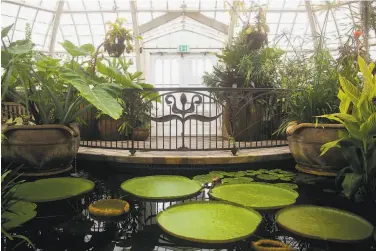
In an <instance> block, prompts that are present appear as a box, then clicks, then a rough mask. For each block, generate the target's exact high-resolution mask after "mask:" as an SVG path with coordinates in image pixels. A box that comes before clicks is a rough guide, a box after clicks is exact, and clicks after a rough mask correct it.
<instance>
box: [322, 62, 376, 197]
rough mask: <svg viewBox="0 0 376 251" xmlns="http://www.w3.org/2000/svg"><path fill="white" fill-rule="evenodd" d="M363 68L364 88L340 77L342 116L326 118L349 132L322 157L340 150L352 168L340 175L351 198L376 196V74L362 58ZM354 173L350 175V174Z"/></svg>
mask: <svg viewBox="0 0 376 251" xmlns="http://www.w3.org/2000/svg"><path fill="white" fill-rule="evenodd" d="M358 64H359V69H360V71H361V73H362V75H363V87H362V89H361V90H359V88H358V86H357V85H356V84H354V83H352V82H350V81H349V80H347V79H346V78H344V77H342V76H341V75H340V77H339V80H340V86H341V88H340V89H339V91H338V98H339V100H340V101H341V103H340V106H339V110H340V111H339V113H333V114H328V115H322V116H320V117H324V118H328V119H330V120H334V121H336V122H338V123H341V124H343V125H344V126H345V128H346V131H347V133H342V134H340V135H339V136H340V139H339V140H337V141H332V142H328V143H326V144H324V145H323V146H322V147H321V155H323V154H325V153H326V152H327V151H328V150H329V149H330V148H332V147H340V148H341V149H342V152H343V155H344V157H345V158H346V159H347V160H348V162H349V164H350V166H349V167H346V168H344V169H343V170H342V171H340V172H339V173H338V175H337V181H338V182H339V183H342V187H343V189H344V193H345V194H346V196H348V197H349V198H354V196H355V194H356V193H357V192H359V191H362V192H363V194H364V193H366V192H368V193H370V194H375V192H376V186H375V185H374V184H375V182H374V180H375V179H376V171H375V170H376V104H375V102H374V100H375V99H376V76H373V75H372V70H373V69H374V67H375V65H374V64H373V63H371V64H370V65H368V66H367V64H366V62H365V61H364V60H363V58H362V57H360V56H359V57H358ZM349 171H350V173H348V172H349Z"/></svg>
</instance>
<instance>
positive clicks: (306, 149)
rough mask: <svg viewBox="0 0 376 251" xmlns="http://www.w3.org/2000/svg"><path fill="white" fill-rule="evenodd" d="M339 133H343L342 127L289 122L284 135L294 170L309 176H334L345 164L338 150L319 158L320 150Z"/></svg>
mask: <svg viewBox="0 0 376 251" xmlns="http://www.w3.org/2000/svg"><path fill="white" fill-rule="evenodd" d="M339 131H345V128H344V126H342V125H340V124H317V126H316V124H313V123H302V124H298V123H296V122H291V123H290V124H289V126H288V127H287V130H286V134H287V140H288V143H289V147H290V151H291V154H292V156H293V157H294V159H295V161H296V163H297V165H296V169H298V170H299V171H302V172H305V173H310V174H316V175H322V176H336V174H337V172H338V171H339V170H341V169H342V168H344V167H345V166H346V164H347V162H346V160H345V159H344V157H343V156H342V153H341V151H340V149H338V148H332V149H330V150H329V151H328V152H327V153H326V154H324V155H323V156H320V153H321V151H320V148H321V146H322V145H323V144H325V143H327V142H330V141H334V140H337V139H338V134H339Z"/></svg>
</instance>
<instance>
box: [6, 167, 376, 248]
mask: <svg viewBox="0 0 376 251" xmlns="http://www.w3.org/2000/svg"><path fill="white" fill-rule="evenodd" d="M79 166H85V165H79ZM240 168H242V167H240ZM243 168H245V167H243ZM289 170H290V171H294V169H289ZM81 171H82V172H83V175H84V176H83V177H85V178H88V179H90V180H93V181H94V182H95V183H96V186H95V189H94V191H93V192H92V193H90V194H87V195H85V197H81V198H75V199H71V200H64V201H59V202H53V203H39V204H38V216H37V217H36V218H34V219H33V220H32V221H30V222H28V223H26V224H25V225H24V226H23V227H20V228H18V229H17V230H16V233H18V234H23V235H25V236H27V237H29V238H30V240H31V241H32V242H33V243H34V245H35V246H36V248H37V250H43V251H63V250H67V251H68V250H69V251H86V250H98V251H99V250H100V251H102V250H103V251H120V250H131V251H132V250H133V251H152V250H158V251H172V250H185V251H188V250H189V251H191V250H192V251H193V250H234V251H235V250H236V251H243V250H244V251H245V250H253V249H252V248H251V242H252V241H255V240H258V239H260V238H263V239H264V238H265V239H266V238H267V239H277V240H280V241H282V242H284V243H287V244H289V245H290V246H291V247H293V248H295V249H296V250H302V251H303V250H304V251H308V250H312V251H324V250H325V251H329V250H336V251H337V250H338V251H340V250H345V251H346V250H351V251H355V250H356V251H368V250H376V243H375V242H373V240H369V241H365V242H362V243H357V244H336V243H330V242H324V241H314V240H310V239H305V238H302V237H299V236H295V235H293V234H292V233H289V232H286V231H284V230H283V229H280V228H279V227H278V225H277V224H276V223H275V221H274V214H275V212H273V211H271V212H264V213H262V215H263V223H262V225H261V226H260V227H259V228H258V230H257V232H256V233H255V235H253V236H252V237H250V238H249V239H246V240H243V241H239V242H236V243H232V244H226V245H202V244H196V243H189V242H185V241H182V240H178V239H175V238H173V237H171V236H168V235H166V234H164V233H163V232H162V231H161V229H160V228H159V227H158V226H157V225H156V219H155V216H156V214H157V213H158V212H160V211H162V210H164V209H166V208H167V207H168V206H170V205H172V204H175V203H182V202H183V201H178V202H165V203H156V202H147V201H137V200H135V199H133V198H131V197H129V196H128V195H126V194H124V193H123V192H122V191H121V190H120V184H121V183H122V182H123V181H125V180H127V179H129V178H132V177H134V176H131V175H129V174H125V173H118V172H115V171H112V170H110V169H109V168H108V167H102V168H100V171H90V172H88V171H87V169H86V170H81ZM174 174H177V172H176V171H175V172H174ZM196 174H197V173H196ZM144 175H146V173H144ZM185 175H186V176H190V175H191V176H193V174H188V175H187V174H186V173H185ZM138 176H140V175H138ZM296 180H297V181H296V182H297V184H298V185H299V188H298V192H299V194H300V196H299V198H298V201H297V204H313V205H320V206H330V207H335V208H339V209H343V210H347V211H350V212H353V213H355V214H358V215H360V216H362V217H364V218H365V219H367V220H368V221H370V222H371V223H372V224H373V225H376V207H375V204H365V203H362V204H356V203H353V202H350V201H349V200H347V199H346V198H343V197H342V196H340V195H339V193H336V192H335V191H334V190H335V188H334V185H333V179H329V178H325V179H317V178H315V176H310V175H305V174H297V178H296ZM307 183H310V184H307ZM104 198H122V199H125V200H128V201H129V202H130V203H131V213H130V214H129V215H128V216H126V217H124V218H122V219H121V220H119V221H116V222H106V223H105V222H98V221H95V220H93V219H91V218H90V217H89V215H88V213H87V210H86V209H87V207H88V205H89V204H90V203H91V202H93V201H95V200H99V199H104ZM191 200H208V198H207V196H206V195H205V193H202V194H200V195H198V196H197V197H195V198H192V199H191ZM13 247H14V243H10V242H7V243H5V242H4V240H3V245H2V250H12V248H13ZM16 250H32V249H31V248H30V247H28V246H26V245H23V244H22V245H20V246H18V247H17V249H16Z"/></svg>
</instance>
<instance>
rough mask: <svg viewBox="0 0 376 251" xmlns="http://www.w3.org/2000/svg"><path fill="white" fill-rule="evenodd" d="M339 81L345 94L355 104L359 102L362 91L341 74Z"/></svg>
mask: <svg viewBox="0 0 376 251" xmlns="http://www.w3.org/2000/svg"><path fill="white" fill-rule="evenodd" d="M339 82H340V84H341V87H342V89H343V90H344V92H345V94H346V95H347V96H348V97H349V98H350V100H351V102H353V103H354V104H355V105H356V104H358V101H359V98H360V95H361V93H360V91H359V90H358V88H356V87H355V86H354V85H353V84H352V83H351V82H350V81H348V80H347V79H345V78H343V77H342V76H341V75H339Z"/></svg>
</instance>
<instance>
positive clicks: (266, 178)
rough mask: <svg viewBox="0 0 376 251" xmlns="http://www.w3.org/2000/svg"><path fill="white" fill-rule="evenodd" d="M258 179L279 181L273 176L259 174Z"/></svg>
mask: <svg viewBox="0 0 376 251" xmlns="http://www.w3.org/2000/svg"><path fill="white" fill-rule="evenodd" d="M257 178H258V179H260V180H278V179H279V178H278V177H277V176H275V175H272V174H259V175H257Z"/></svg>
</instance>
